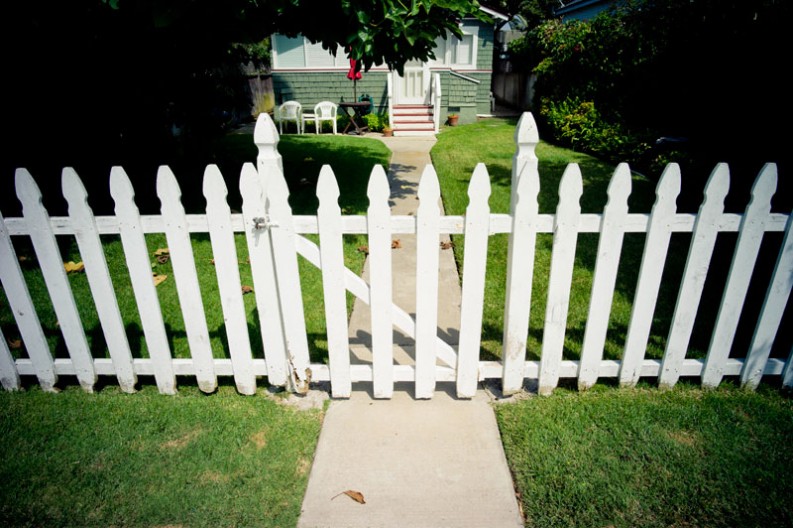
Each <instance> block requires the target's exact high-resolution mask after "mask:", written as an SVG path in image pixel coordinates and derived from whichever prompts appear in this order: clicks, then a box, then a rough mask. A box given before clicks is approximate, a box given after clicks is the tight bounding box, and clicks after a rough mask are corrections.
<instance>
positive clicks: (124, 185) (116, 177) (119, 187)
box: [110, 165, 137, 209]
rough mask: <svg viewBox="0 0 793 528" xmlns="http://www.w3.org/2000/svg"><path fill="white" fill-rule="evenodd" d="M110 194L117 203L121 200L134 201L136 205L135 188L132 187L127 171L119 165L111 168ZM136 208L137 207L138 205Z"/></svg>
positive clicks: (124, 201)
mask: <svg viewBox="0 0 793 528" xmlns="http://www.w3.org/2000/svg"><path fill="white" fill-rule="evenodd" d="M110 196H112V197H113V200H114V201H115V202H116V205H118V204H119V202H121V203H128V202H132V203H133V205H134V200H135V189H134V188H133V187H132V182H131V181H130V180H129V176H127V172H126V171H125V170H124V168H123V167H120V166H118V165H116V166H115V167H113V168H111V169H110ZM135 208H136V209H137V206H135Z"/></svg>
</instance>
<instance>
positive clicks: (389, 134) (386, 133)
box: [383, 128, 394, 137]
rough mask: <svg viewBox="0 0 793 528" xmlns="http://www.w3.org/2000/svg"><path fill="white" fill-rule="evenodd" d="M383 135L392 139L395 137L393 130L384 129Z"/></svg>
mask: <svg viewBox="0 0 793 528" xmlns="http://www.w3.org/2000/svg"><path fill="white" fill-rule="evenodd" d="M383 135H384V136H385V137H391V136H393V135H394V131H393V130H391V129H390V128H384V129H383Z"/></svg>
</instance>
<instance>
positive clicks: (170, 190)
mask: <svg viewBox="0 0 793 528" xmlns="http://www.w3.org/2000/svg"><path fill="white" fill-rule="evenodd" d="M157 196H158V197H159V198H160V200H162V201H163V205H166V203H167V206H170V205H171V203H173V202H169V201H170V200H181V198H182V189H181V188H179V182H177V181H176V175H175V174H174V173H173V171H172V170H171V168H170V167H169V166H168V165H160V168H159V169H157Z"/></svg>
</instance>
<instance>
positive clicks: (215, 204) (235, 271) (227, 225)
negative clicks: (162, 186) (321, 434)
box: [203, 165, 256, 396]
mask: <svg viewBox="0 0 793 528" xmlns="http://www.w3.org/2000/svg"><path fill="white" fill-rule="evenodd" d="M203 191H204V197H205V198H206V200H207V209H206V213H207V223H208V225H209V239H210V242H211V244H212V255H213V256H214V259H215V273H216V275H217V279H218V291H219V293H220V305H221V307H222V308H223V319H224V320H225V323H226V338H227V339H228V342H229V356H230V357H231V364H232V368H233V371H234V384H235V385H236V386H237V391H238V392H239V393H240V394H245V395H247V396H251V395H254V394H256V375H255V374H254V371H253V355H252V353H251V341H250V336H249V335H248V319H247V315H246V313H245V303H244V301H243V300H242V281H241V280H240V269H239V257H238V254H237V244H236V242H235V239H234V230H233V228H232V226H231V209H230V208H229V205H228V202H227V201H226V198H227V197H228V188H227V187H226V182H225V181H224V180H223V175H222V174H221V173H220V169H218V167H217V165H209V166H207V168H206V170H205V172H204V186H203Z"/></svg>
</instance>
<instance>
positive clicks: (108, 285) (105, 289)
mask: <svg viewBox="0 0 793 528" xmlns="http://www.w3.org/2000/svg"><path fill="white" fill-rule="evenodd" d="M61 187H62V188H63V196H64V197H65V198H66V201H67V202H68V204H69V219H70V220H71V222H72V228H73V229H74V237H75V239H76V240H77V246H78V248H79V249H80V256H81V257H82V259H83V264H84V265H85V274H86V277H87V279H88V285H89V286H90V288H91V295H92V297H93V299H94V304H95V305H96V313H97V315H98V316H99V321H100V323H101V325H102V332H103V334H104V336H105V343H106V345H107V349H108V351H109V352H110V357H111V359H112V360H113V368H114V370H115V374H116V379H118V384H119V386H120V387H121V390H122V391H123V392H126V393H133V392H135V384H136V383H137V381H138V377H137V376H136V375H135V369H134V366H133V363H132V352H131V351H130V348H129V341H128V340H127V334H126V331H125V330H124V322H123V320H122V318H121V312H120V310H119V308H118V299H117V298H116V292H115V289H114V288H113V281H112V279H111V278H110V271H109V270H108V267H107V259H106V257H105V251H104V248H103V246H102V240H101V239H100V238H99V231H98V230H97V228H96V220H95V218H94V213H93V211H91V208H90V207H89V206H88V193H87V192H86V190H85V186H84V185H83V182H82V180H80V177H79V176H78V175H77V173H76V172H75V171H74V169H72V168H69V167H67V168H65V169H63V173H62V174H61Z"/></svg>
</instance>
